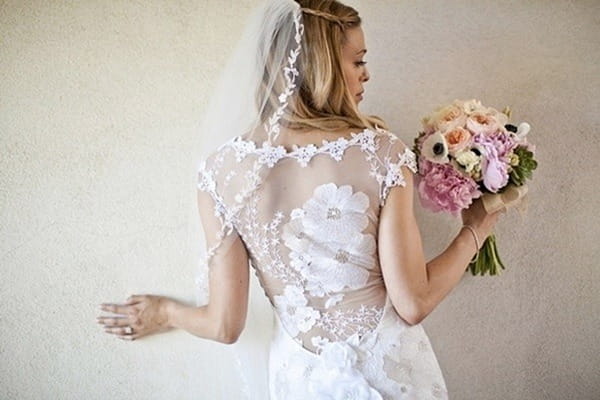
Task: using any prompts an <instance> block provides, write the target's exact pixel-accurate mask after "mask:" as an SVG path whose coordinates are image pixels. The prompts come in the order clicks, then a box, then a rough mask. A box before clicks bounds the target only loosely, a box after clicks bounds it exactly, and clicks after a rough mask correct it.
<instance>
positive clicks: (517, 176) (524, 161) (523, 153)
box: [510, 146, 537, 186]
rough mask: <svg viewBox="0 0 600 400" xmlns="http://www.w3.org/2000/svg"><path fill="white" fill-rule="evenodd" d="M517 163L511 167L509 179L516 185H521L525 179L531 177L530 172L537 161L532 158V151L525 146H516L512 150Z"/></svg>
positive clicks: (535, 166) (534, 167)
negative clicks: (517, 160)
mask: <svg viewBox="0 0 600 400" xmlns="http://www.w3.org/2000/svg"><path fill="white" fill-rule="evenodd" d="M514 153H515V155H516V156H517V157H518V159H519V163H518V164H517V165H515V166H513V167H512V171H511V172H510V180H511V182H512V183H514V184H515V185H516V186H522V185H523V184H524V183H525V180H526V179H531V173H532V171H533V170H534V169H536V168H537V161H536V160H534V159H533V153H532V152H531V151H529V150H527V148H526V147H523V146H517V148H516V149H515V150H514Z"/></svg>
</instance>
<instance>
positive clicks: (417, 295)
mask: <svg viewBox="0 0 600 400" xmlns="http://www.w3.org/2000/svg"><path fill="white" fill-rule="evenodd" d="M366 53H367V48H366V46H365V38H364V32H363V30H362V28H361V18H360V17H359V14H358V13H357V11H356V10H355V9H353V8H351V7H349V6H346V5H344V4H342V3H340V2H338V1H335V0H269V1H267V2H266V3H265V4H264V5H263V6H261V7H259V8H258V9H257V10H256V11H255V13H254V14H253V15H252V17H251V19H250V21H249V23H248V25H247V27H246V30H245V32H244V36H243V38H242V40H241V41H240V44H239V45H238V47H237V48H236V49H235V50H234V51H233V54H232V57H231V59H230V62H229V63H228V65H227V67H226V68H225V69H224V71H223V74H222V78H221V80H220V82H219V84H218V85H217V89H216V91H215V94H214V96H213V97H212V102H211V105H210V106H209V108H208V111H207V112H206V115H205V118H204V122H203V126H202V129H201V131H200V135H202V138H203V140H204V143H203V146H202V149H203V150H204V151H206V153H205V154H204V155H203V156H202V157H201V160H202V161H201V163H200V164H199V167H198V182H197V187H198V209H199V213H200V217H201V221H202V227H203V234H204V236H205V238H204V241H205V248H206V254H205V257H204V264H203V265H204V269H203V271H204V273H205V275H207V276H205V277H204V278H205V279H204V280H201V282H204V283H205V286H204V287H203V292H202V295H203V296H204V299H203V300H199V304H198V305H196V306H191V305H186V304H183V303H181V302H178V301H175V300H173V299H170V298H166V297H162V296H155V295H133V296H130V297H129V298H128V299H127V301H126V302H125V303H123V304H114V303H110V304H109V303H106V304H104V305H103V306H102V310H104V311H108V312H112V313H115V314H117V315H116V316H101V317H99V318H98V320H99V323H101V324H102V325H103V326H104V327H105V331H106V332H107V333H109V334H112V335H115V336H116V337H117V338H119V339H123V340H135V339H138V338H141V337H144V336H146V335H149V334H153V333H157V332H163V331H165V330H167V329H170V328H180V329H184V330H186V331H188V332H190V333H191V334H193V335H196V336H198V337H201V338H205V339H209V340H214V341H218V342H221V343H226V344H233V343H235V346H236V347H235V349H236V352H237V353H238V355H239V356H240V359H243V362H242V373H243V374H245V375H246V383H247V385H248V386H247V387H246V389H245V390H246V392H247V394H249V396H250V397H249V398H252V399H266V398H271V399H286V400H287V399H308V398H312V399H342V398H343V399H346V398H355V399H445V398H448V393H447V389H446V384H445V381H444V377H443V374H442V371H441V369H440V366H439V364H438V362H437V359H436V356H435V353H434V351H433V348H432V346H431V343H430V341H429V339H428V336H427V334H426V333H425V331H424V330H423V328H422V326H421V324H420V323H421V321H422V320H423V319H424V318H426V317H427V315H428V314H430V313H431V312H432V310H433V309H434V308H435V307H436V306H437V305H438V304H440V302H441V301H442V300H443V299H444V298H445V297H446V296H447V295H448V293H449V292H450V291H451V290H452V289H453V288H454V287H455V286H456V285H457V284H458V282H459V281H460V279H461V277H462V276H463V274H464V272H465V270H466V269H467V266H468V263H469V261H470V260H471V259H472V257H473V256H474V255H475V254H476V252H477V251H478V249H479V247H480V246H481V244H482V243H483V241H484V240H485V238H486V237H487V236H488V235H490V233H491V232H492V230H493V227H494V225H495V224H496V222H497V219H498V217H499V214H498V213H494V214H487V213H486V212H485V210H484V209H483V207H482V204H481V201H480V200H478V201H475V202H474V203H473V204H472V206H471V207H470V208H469V209H468V210H466V211H464V212H463V214H462V220H463V224H464V225H463V227H462V228H461V230H460V231H459V233H458V234H457V235H456V237H455V238H454V239H453V240H452V242H451V243H450V244H449V245H448V247H447V248H446V250H445V251H444V252H442V253H441V254H440V255H438V256H437V257H435V258H433V259H432V260H430V261H428V262H426V261H425V258H424V254H423V248H422V243H421V236H420V232H419V228H418V226H417V223H416V219H415V216H414V212H413V193H414V174H415V173H416V172H417V165H416V156H415V154H414V153H413V152H412V151H411V150H410V149H409V147H408V146H406V145H405V144H404V143H403V142H402V141H401V140H400V139H398V138H397V137H396V136H395V135H394V134H392V133H391V132H389V131H388V130H387V127H386V124H385V122H384V121H383V120H381V119H380V118H378V117H376V116H369V115H365V114H363V113H361V112H360V111H359V104H360V102H361V101H362V99H363V97H364V95H365V84H366V83H367V82H368V80H369V78H370V76H369V73H368V70H367V68H366V61H365V59H364V57H365V54H366ZM211 145H216V148H213V147H211ZM251 270H252V271H253V272H254V273H255V275H256V277H257V278H258V282H259V284H260V287H261V290H262V291H263V292H264V294H265V295H266V298H267V300H268V303H269V311H270V310H272V315H273V316H274V324H273V327H272V329H273V332H272V334H269V335H267V336H264V335H263V336H262V338H263V339H262V340H263V344H265V343H266V345H265V346H261V345H260V343H259V342H258V341H257V340H258V339H257V338H258V337H259V336H252V339H251V340H244V338H245V337H247V335H246V332H245V330H246V331H247V330H248V326H250V325H252V322H253V321H252V319H253V318H254V315H253V314H252V313H249V311H248V308H249V307H248V305H249V301H248V299H249V287H250V271H251ZM247 315H250V316H251V319H247ZM254 329H256V327H255V328H254ZM269 329H271V327H258V331H261V330H262V331H269ZM242 332H244V335H242ZM269 332H270V331H269ZM261 356H262V357H261ZM261 360H262V361H261ZM263 361H264V362H263ZM261 383H264V385H262V386H261Z"/></svg>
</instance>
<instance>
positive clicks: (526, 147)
mask: <svg viewBox="0 0 600 400" xmlns="http://www.w3.org/2000/svg"><path fill="white" fill-rule="evenodd" d="M510 114H511V112H510V109H509V108H508V107H506V108H505V109H504V110H503V111H502V112H498V111H497V110H495V109H494V108H491V107H485V106H483V105H482V104H481V102H480V101H478V100H474V99H473V100H466V101H464V100H455V101H454V102H453V103H452V104H450V105H448V106H445V107H441V108H439V109H437V110H436V111H434V112H433V113H432V114H431V115H429V116H427V117H425V118H423V120H422V124H423V131H422V132H420V133H419V135H418V136H417V137H416V138H415V140H414V147H413V151H414V152H415V153H416V154H417V160H418V167H419V171H418V174H417V179H416V182H417V189H418V193H419V198H420V200H421V204H422V205H423V206H424V207H425V208H427V209H429V210H432V211H435V212H439V211H442V212H448V213H451V214H452V215H454V216H458V214H459V212H460V211H461V210H463V209H466V208H468V207H469V205H470V204H471V203H472V202H473V200H474V199H477V198H479V197H481V198H482V202H483V205H484V207H485V209H486V211H487V212H488V213H493V212H495V211H498V210H506V209H508V208H509V207H511V206H516V205H517V204H520V203H521V200H522V199H523V197H524V196H525V195H526V194H527V186H526V185H525V180H526V179H531V174H532V171H533V170H534V169H536V167H537V161H536V160H535V159H534V152H535V147H534V146H533V145H532V144H529V143H528V142H527V133H528V132H529V130H530V126H529V124H528V123H526V122H522V123H521V124H519V126H518V127H517V126H515V125H511V124H509V123H508V119H509V118H510ZM469 268H470V270H471V273H472V274H473V275H478V274H480V275H484V274H485V273H489V274H490V275H497V274H499V273H500V270H499V268H502V269H504V265H503V263H502V261H501V259H500V256H499V255H498V250H497V248H496V237H495V235H494V234H491V235H490V236H489V237H488V238H487V239H486V240H485V242H484V243H483V246H482V247H481V250H480V251H479V252H478V253H477V254H476V256H475V257H474V259H472V260H471V262H470V263H469Z"/></svg>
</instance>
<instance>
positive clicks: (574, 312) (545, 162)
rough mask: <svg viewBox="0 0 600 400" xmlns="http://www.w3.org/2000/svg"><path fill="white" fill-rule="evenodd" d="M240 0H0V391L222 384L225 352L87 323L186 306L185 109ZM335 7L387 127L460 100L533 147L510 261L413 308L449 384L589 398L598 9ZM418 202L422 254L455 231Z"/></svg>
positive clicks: (80, 393)
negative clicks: (101, 306)
mask: <svg viewBox="0 0 600 400" xmlns="http://www.w3.org/2000/svg"><path fill="white" fill-rule="evenodd" d="M257 3H258V1H256V0H244V1H217V0H210V1H201V0H195V1H192V0H174V1H167V0H164V1H158V0H151V1H136V2H133V1H126V0H120V1H117V0H113V1H99V0H97V1H63V2H61V1H25V0H12V1H0V71H1V79H0V150H1V158H0V237H1V241H0V265H1V267H0V268H1V272H2V277H1V292H0V295H1V299H2V305H1V306H0V359H1V360H2V361H1V364H0V398H2V399H42V398H44V399H46V398H57V399H58V398H60V399H81V398H87V399H106V398H109V396H110V398H114V399H138V398H144V399H176V398H177V399H192V398H193V399H216V398H219V397H220V393H221V389H222V388H221V385H220V384H219V370H221V369H224V368H228V365H229V363H230V362H231V360H230V359H228V358H222V354H223V346H221V345H219V344H216V343H209V342H207V341H203V340H200V339H197V338H195V337H193V336H191V335H189V334H186V333H185V332H181V331H179V332H172V333H169V334H166V335H161V336H157V337H154V338H150V339H147V340H141V341H138V342H134V343H127V342H122V341H119V340H117V339H115V338H113V337H109V336H108V335H106V334H104V333H103V332H102V330H101V328H100V327H99V326H97V325H96V324H95V317H96V315H97V314H98V313H99V312H98V311H97V310H98V307H97V304H98V303H100V302H102V301H121V300H124V299H125V297H126V296H127V295H129V294H131V293H145V292H146V293H156V294H164V295H169V296H174V297H177V298H179V299H181V300H188V301H193V300H194V293H193V289H194V282H193V278H194V273H195V268H196V259H197V254H198V248H199V243H198V242H197V241H196V240H195V237H196V234H197V232H198V229H199V221H198V217H197V214H196V213H197V212H196V208H195V207H196V206H195V185H194V184H195V181H194V180H195V171H194V166H195V162H196V161H197V160H196V158H195V154H196V151H195V148H196V146H197V142H198V135H199V134H200V133H199V132H198V131H197V126H198V122H199V116H200V115H201V112H202V110H203V107H204V106H205V105H206V103H207V102H206V100H207V96H208V94H209V93H210V90H211V88H212V84H213V82H214V79H215V77H216V76H217V73H218V72H219V68H220V66H221V65H222V63H223V61H224V60H225V58H226V56H227V55H228V52H229V51H230V49H231V46H232V44H233V43H234V42H235V40H236V39H237V37H238V34H239V33H240V31H241V26H240V24H239V21H240V19H242V18H244V17H246V16H247V15H248V13H249V10H250V9H251V8H252V7H253V6H254V5H255V4H257ZM349 4H352V5H354V6H356V7H357V8H358V9H359V10H360V11H361V14H362V15H363V18H364V29H365V32H366V40H367V47H368V48H369V54H368V57H367V60H368V61H369V67H370V71H371V76H372V78H371V81H370V82H369V83H368V85H367V92H366V100H365V101H364V110H365V111H368V112H370V113H376V114H379V115H381V116H382V117H384V118H386V119H387V120H388V121H389V122H390V125H391V127H392V130H393V131H395V132H397V133H398V135H399V136H400V137H401V138H402V139H403V140H405V141H406V142H410V141H411V140H412V136H413V135H414V134H415V132H416V131H417V130H418V128H419V121H420V118H421V117H422V116H423V115H424V114H425V113H427V112H428V111H430V110H431V109H432V108H433V107H436V106H438V105H441V104H443V103H446V102H449V101H451V100H453V99H455V98H470V97H477V98H480V99H481V100H482V101H483V102H484V103H485V104H487V105H490V106H494V107H496V108H502V107H504V106H505V105H510V106H512V108H513V110H514V118H515V120H516V121H517V122H518V121H521V120H526V121H529V122H530V123H531V125H532V127H533V129H532V132H531V134H530V135H531V140H532V141H534V142H536V143H537V146H538V147H537V148H538V159H539V162H540V168H539V170H538V171H536V173H535V181H534V182H533V184H532V185H531V200H532V202H531V206H530V209H529V212H528V214H527V216H526V217H525V218H524V219H523V220H521V219H520V218H519V216H518V214H516V213H511V214H509V215H507V216H506V217H504V218H503V220H501V222H500V223H499V225H498V228H497V230H496V233H497V235H498V241H499V245H500V247H501V251H502V255H503V258H504V261H505V263H506V265H507V266H508V269H507V271H505V272H504V273H503V275H502V276H500V277H495V278H489V277H486V278H482V277H472V276H470V275H467V276H465V278H464V279H463V280H462V281H461V283H460V284H459V285H458V286H457V287H456V289H455V290H454V291H453V292H452V293H451V294H450V295H449V296H448V297H447V298H446V300H445V301H444V302H443V303H442V304H441V305H440V306H439V307H438V308H437V309H436V310H435V311H434V312H433V313H432V314H431V315H430V316H429V317H428V318H427V319H426V320H425V321H424V323H423V324H424V326H425V328H426V330H427V332H428V333H429V336H430V338H431V341H432V343H433V345H434V348H435V350H436V353H437V355H438V359H439V361H440V364H441V366H442V369H443V371H444V374H445V377H446V380H447V385H448V389H449V391H450V394H451V398H453V399H478V400H483V399H489V400H491V399H567V398H568V399H597V398H600V372H599V371H600V355H599V354H600V340H599V333H598V332H599V329H600V322H599V321H600V317H599V315H600V300H599V296H600V295H599V289H600V284H599V283H598V282H600V273H599V272H598V271H599V268H598V267H599V266H598V265H597V262H595V260H598V259H599V258H600V257H599V256H600V254H599V253H600V252H599V248H600V246H599V245H598V237H599V235H600V227H599V226H600V225H598V220H599V218H598V211H597V210H598V208H599V206H600V204H599V200H598V199H599V196H598V194H597V186H598V184H599V183H600V178H599V177H598V176H599V174H600V163H598V162H597V159H598V154H599V153H600V144H599V140H598V135H599V131H600V129H599V128H600V126H599V125H600V117H599V115H600V113H599V110H600V104H599V103H600V95H599V94H598V91H599V89H600V87H599V86H600V85H599V83H600V79H599V77H600V68H599V67H598V65H599V64H600V2H598V1H597V0H588V1H577V2H571V1H552V2H551V1H543V0H535V1H534V0H528V1H504V2H498V1H491V0H481V1H477V2H474V1H473V2H471V1H466V0H462V1H458V0H456V1H452V2H441V1H433V0H427V1H419V2H416V1H411V2H409V1H393V0H387V1H383V0H363V1H358V0H353V1H349ZM417 212H418V219H419V222H420V226H421V230H422V235H423V240H424V245H425V250H426V253H427V257H428V258H431V257H433V256H435V255H436V254H437V253H438V252H440V251H442V250H443V249H444V247H445V245H446V244H447V243H448V241H449V240H450V238H451V237H452V235H453V234H454V233H455V232H456V231H457V230H458V226H459V224H458V221H455V220H452V219H451V218H448V217H443V216H439V215H431V214H429V213H426V212H424V211H423V210H422V209H421V208H420V206H417ZM233 389H235V388H233ZM226 398H235V397H232V395H230V394H229V395H227V396H226Z"/></svg>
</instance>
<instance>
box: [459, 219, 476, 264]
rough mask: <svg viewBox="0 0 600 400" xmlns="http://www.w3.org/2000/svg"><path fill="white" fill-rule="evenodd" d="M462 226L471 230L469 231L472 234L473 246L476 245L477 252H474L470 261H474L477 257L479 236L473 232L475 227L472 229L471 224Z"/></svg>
mask: <svg viewBox="0 0 600 400" xmlns="http://www.w3.org/2000/svg"><path fill="white" fill-rule="evenodd" d="M462 227H463V228H467V229H469V230H470V231H471V233H472V234H473V238H474V239H475V246H477V253H476V254H475V258H474V259H471V262H475V261H477V259H478V258H479V238H478V237H477V233H476V232H475V229H473V227H472V226H471V225H463V226H462Z"/></svg>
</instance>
